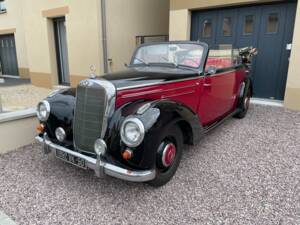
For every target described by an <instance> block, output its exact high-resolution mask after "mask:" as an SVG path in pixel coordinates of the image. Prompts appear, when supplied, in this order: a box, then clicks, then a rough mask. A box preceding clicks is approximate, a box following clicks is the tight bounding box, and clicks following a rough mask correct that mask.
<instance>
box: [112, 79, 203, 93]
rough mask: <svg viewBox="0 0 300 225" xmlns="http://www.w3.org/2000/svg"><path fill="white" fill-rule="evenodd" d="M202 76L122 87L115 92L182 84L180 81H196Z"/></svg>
mask: <svg viewBox="0 0 300 225" xmlns="http://www.w3.org/2000/svg"><path fill="white" fill-rule="evenodd" d="M202 77H203V76H198V75H197V76H195V77H190V78H185V79H179V80H172V81H158V82H153V83H149V84H139V85H133V86H130V87H122V88H117V91H122V90H129V89H134V88H140V87H148V86H152V85H159V84H170V83H176V82H182V81H189V80H196V79H199V78H202Z"/></svg>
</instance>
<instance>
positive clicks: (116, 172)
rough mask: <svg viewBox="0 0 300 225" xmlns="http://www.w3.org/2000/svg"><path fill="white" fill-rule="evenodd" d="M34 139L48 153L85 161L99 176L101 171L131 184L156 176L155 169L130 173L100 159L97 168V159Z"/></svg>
mask: <svg viewBox="0 0 300 225" xmlns="http://www.w3.org/2000/svg"><path fill="white" fill-rule="evenodd" d="M35 139H36V140H37V141H38V142H40V143H44V148H47V149H49V150H50V152H51V151H54V150H56V149H58V150H60V151H63V152H65V153H68V154H70V155H72V156H75V157H78V158H81V159H84V160H85V161H86V165H87V167H88V168H90V169H92V170H94V171H95V172H96V174H99V175H101V171H102V170H103V171H104V174H106V175H108V176H112V177H115V178H118V179H122V180H126V181H131V182H146V181H150V180H153V179H154V178H155V176H156V171H155V169H153V170H143V171H132V170H127V169H124V168H121V167H119V166H116V165H113V164H111V163H107V162H105V161H103V160H102V159H100V161H98V162H99V163H98V166H97V159H95V158H92V157H89V156H86V155H83V154H80V153H78V152H74V151H72V150H69V149H67V148H65V147H62V146H60V145H57V144H54V143H52V142H51V141H50V140H49V139H46V138H41V137H39V136H36V137H35ZM49 147H50V148H49ZM50 152H49V153H50ZM45 153H48V152H45ZM97 168H99V171H97Z"/></svg>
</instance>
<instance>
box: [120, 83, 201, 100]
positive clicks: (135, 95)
mask: <svg viewBox="0 0 300 225" xmlns="http://www.w3.org/2000/svg"><path fill="white" fill-rule="evenodd" d="M193 87H197V84H193V85H187V86H183V87H177V88H170V89H161V88H160V89H154V90H151V91H144V92H138V93H133V94H126V95H123V96H121V98H123V99H125V98H132V97H139V96H143V95H149V94H157V93H160V92H170V91H177V90H181V89H186V88H193Z"/></svg>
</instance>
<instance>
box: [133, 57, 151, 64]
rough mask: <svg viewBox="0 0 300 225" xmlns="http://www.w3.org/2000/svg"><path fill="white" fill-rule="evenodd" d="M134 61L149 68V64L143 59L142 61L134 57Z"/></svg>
mask: <svg viewBox="0 0 300 225" xmlns="http://www.w3.org/2000/svg"><path fill="white" fill-rule="evenodd" d="M134 59H136V60H137V61H139V62H141V63H142V64H143V65H146V66H149V63H147V62H146V61H144V60H143V59H140V58H138V57H134Z"/></svg>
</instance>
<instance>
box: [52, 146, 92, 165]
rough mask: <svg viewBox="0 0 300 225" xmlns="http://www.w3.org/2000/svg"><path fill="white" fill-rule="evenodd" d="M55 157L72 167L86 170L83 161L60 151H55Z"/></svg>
mask: <svg viewBox="0 0 300 225" xmlns="http://www.w3.org/2000/svg"><path fill="white" fill-rule="evenodd" d="M55 156H56V157H57V158H59V159H61V160H63V161H65V162H67V163H70V164H72V165H74V166H77V167H80V168H82V169H87V166H86V163H85V160H84V159H81V158H79V157H76V156H73V155H70V154H68V153H66V152H63V151H61V150H58V149H56V151H55Z"/></svg>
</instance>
